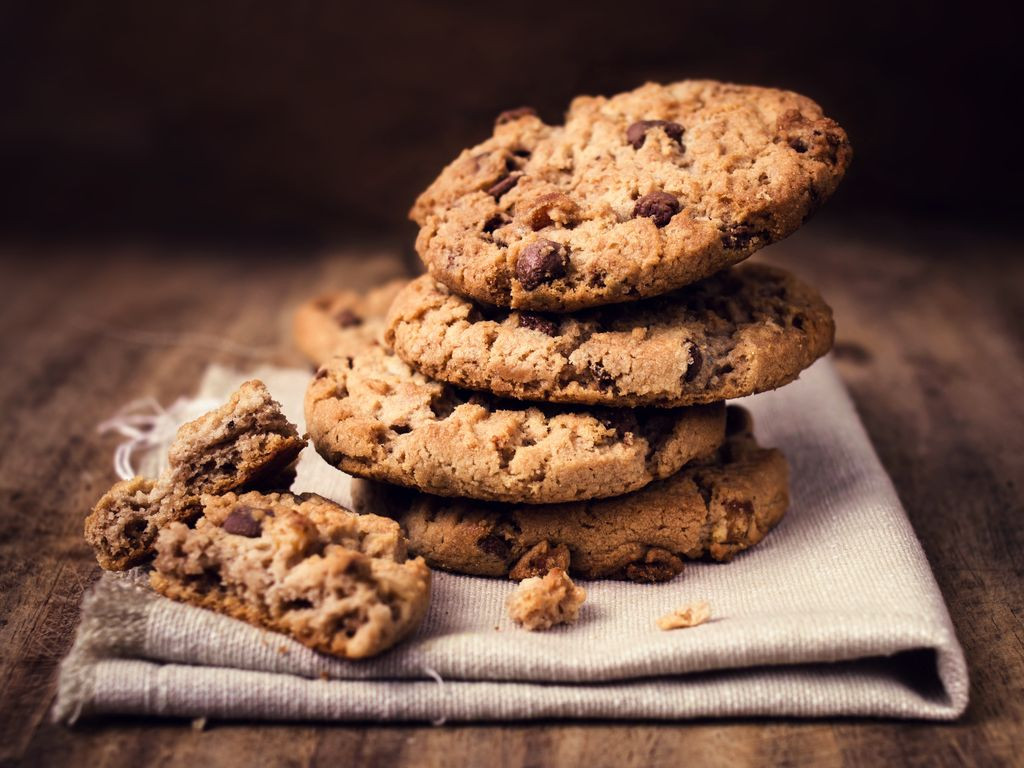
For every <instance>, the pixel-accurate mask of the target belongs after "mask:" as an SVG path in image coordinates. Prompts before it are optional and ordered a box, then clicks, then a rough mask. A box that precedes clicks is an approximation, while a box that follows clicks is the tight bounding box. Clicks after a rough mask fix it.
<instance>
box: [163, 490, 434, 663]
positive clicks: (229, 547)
mask: <svg viewBox="0 0 1024 768" xmlns="http://www.w3.org/2000/svg"><path fill="white" fill-rule="evenodd" d="M156 552H157V555H156V559H155V560H154V563H153V565H154V569H155V570H154V571H153V573H152V574H151V575H150V583H151V584H152V585H153V587H154V588H155V589H156V590H157V591H158V592H160V593H161V594H164V595H166V596H167V597H170V598H173V599H175V600H180V601H182V602H186V603H192V604H193V605H198V606H200V607H202V608H209V609H212V610H214V611H218V612H219V613H224V614H227V615H228V616H232V617H234V618H237V619H242V620H244V621H248V622H250V623H252V624H256V625H258V626H263V627H267V628H268V629H272V630H276V631H278V632H284V633H286V634H289V635H291V636H292V637H294V638H295V639H296V640H298V641H299V642H301V643H304V644H305V645H308V646H309V647H311V648H314V649H316V650H318V651H323V652H324V653H330V654H334V655H336V656H342V657H346V658H353V659H359V658H365V657H367V656H374V655H376V654H378V653H380V652H381V651H383V650H385V649H387V648H390V647H391V646H392V645H394V644H395V643H397V642H398V641H399V640H401V639H402V638H404V637H405V636H406V635H408V634H409V633H411V632H412V631H413V630H415V629H416V627H417V626H419V623H420V621H421V620H422V619H423V615H424V613H425V612H426V608H427V604H428V602H429V599H430V570H429V569H428V568H427V566H426V565H425V564H424V562H423V560H421V559H415V560H408V559H407V558H406V542H405V539H404V538H403V536H402V532H401V530H400V529H399V526H398V524H397V523H395V521H393V520H388V519H386V518H382V517H378V516H376V515H356V514H355V513H353V512H350V511H349V510H347V509H345V508H343V507H340V506H338V505H337V504H334V503H333V502H330V501H328V500H326V499H323V498H321V497H319V496H315V495H303V496H293V495H291V494H287V493H283V494H282V493H271V494H264V493H258V492H251V493H246V494H242V495H241V496H239V495H236V494H234V493H228V494H224V495H222V496H204V497H203V499H202V515H201V516H200V517H199V519H198V520H197V521H196V522H195V525H194V526H193V527H191V528H190V527H189V526H187V525H185V524H184V523H180V522H175V523H171V524H170V525H168V526H166V527H165V528H164V529H163V530H161V532H160V536H159V538H158V539H157V543H156Z"/></svg>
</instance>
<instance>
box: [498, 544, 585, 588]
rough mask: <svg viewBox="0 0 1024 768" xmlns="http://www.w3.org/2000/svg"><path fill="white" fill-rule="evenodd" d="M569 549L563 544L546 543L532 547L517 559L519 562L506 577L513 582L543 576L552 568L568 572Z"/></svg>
mask: <svg viewBox="0 0 1024 768" xmlns="http://www.w3.org/2000/svg"><path fill="white" fill-rule="evenodd" d="M569 559H570V554H569V548H568V547H567V546H565V544H556V545H554V546H551V544H550V543H549V542H547V541H541V542H538V543H537V544H535V545H533V547H531V548H530V551H529V552H527V553H526V554H525V555H523V556H522V557H521V558H519V561H518V562H517V563H516V564H515V565H514V566H513V567H512V570H511V571H509V572H508V577H509V578H510V579H514V580H515V581H522V580H523V579H530V578H533V577H535V576H543V575H544V574H545V573H547V572H548V571H550V570H552V569H553V568H560V569H562V570H563V571H568V570H569Z"/></svg>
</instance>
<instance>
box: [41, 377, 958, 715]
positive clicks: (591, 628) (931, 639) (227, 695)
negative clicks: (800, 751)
mask: <svg viewBox="0 0 1024 768" xmlns="http://www.w3.org/2000/svg"><path fill="white" fill-rule="evenodd" d="M252 377H256V378H260V379H262V380H263V381H264V382H265V383H266V384H267V386H268V387H269V389H270V391H271V393H272V394H273V395H274V396H275V397H276V398H277V399H278V400H280V401H281V403H282V405H283V406H284V411H285V413H286V414H287V415H288V416H289V418H291V419H292V420H293V421H295V422H296V423H298V424H299V425H300V430H301V429H302V423H303V421H302V395H303V392H304V390H305V387H306V384H307V383H308V381H309V374H308V372H306V371H300V370H287V369H274V368H263V369H259V370H255V371H250V372H247V373H245V374H242V373H239V372H235V371H231V370H228V369H225V368H221V367H212V368H210V369H209V370H208V371H207V373H206V375H205V377H204V379H203V381H202V384H201V386H200V389H199V393H198V395H197V397H196V398H195V399H194V400H191V401H187V400H183V401H179V402H178V403H176V404H175V406H174V407H173V408H172V409H170V411H169V412H163V413H162V414H160V416H159V417H158V418H157V419H156V421H157V424H156V428H155V429H152V430H150V431H148V432H147V431H140V430H138V429H136V428H131V429H127V430H126V432H127V433H128V434H130V435H132V436H133V440H134V441H135V443H136V444H137V445H136V447H138V444H141V445H143V446H148V448H149V451H148V453H146V454H145V456H144V457H143V459H144V461H143V462H142V464H141V470H142V471H144V472H155V471H156V470H157V469H158V463H159V458H160V457H162V456H163V454H164V452H165V450H166V446H167V443H168V441H169V440H170V437H171V436H172V434H173V426H175V425H176V424H177V423H178V422H181V421H185V420H187V419H189V418H193V417H194V416H196V415H198V413H201V412H202V411H205V410H207V409H209V408H210V407H212V406H213V405H216V404H217V403H219V402H221V401H223V400H224V399H226V398H227V396H228V394H229V393H230V392H231V391H232V390H233V389H234V388H235V387H236V386H237V385H238V384H239V383H240V382H241V381H243V380H244V379H246V378H252ZM743 404H744V405H745V406H746V407H747V408H749V409H750V411H751V412H752V414H753V416H754V424H755V433H756V434H757V437H758V439H759V441H760V442H761V444H762V445H766V446H777V447H779V448H781V449H782V451H783V452H784V453H785V454H786V457H787V458H788V460H789V462H790V467H791V498H792V503H791V507H790V510H789V512H788V514H787V515H786V517H785V518H784V519H783V521H782V522H781V524H780V525H779V526H778V528H777V529H776V530H775V531H773V532H772V533H771V534H770V535H769V536H768V537H767V538H766V539H765V540H764V541H763V542H762V543H761V544H760V545H758V546H757V547H755V548H754V549H752V550H750V551H748V552H746V553H743V554H741V555H739V556H738V557H737V558H736V559H735V560H734V561H733V562H731V563H728V564H713V563H702V562H695V563H690V564H688V565H687V567H686V570H685V571H684V572H683V574H682V575H681V576H679V577H677V578H676V579H675V580H673V581H671V582H668V583H664V584H650V585H642V584H633V583H627V582H614V581H607V582H582V586H584V587H585V588H586V589H587V594H588V597H587V602H586V603H585V605H584V606H583V609H582V612H581V617H580V621H579V623H578V624H576V625H573V626H566V627H560V628H557V629H555V630H552V631H549V632H546V633H540V632H538V633H530V632H526V631H524V630H521V629H518V628H516V627H515V625H513V624H512V623H511V622H510V620H509V619H508V618H507V616H506V613H505V610H504V602H505V599H506V598H507V596H508V595H509V594H510V593H511V592H512V590H513V588H514V586H515V585H514V584H513V583H511V582H508V581H505V580H499V579H484V578H476V577H468V576H459V575H454V574H448V573H444V572H440V571H435V574H434V576H435V578H434V582H433V594H432V599H431V604H430V608H429V610H428V613H427V616H426V618H425V620H424V622H423V625H422V626H421V627H420V629H419V631H418V632H417V633H416V634H415V635H414V636H413V637H412V638H411V639H409V640H407V641H406V642H405V643H403V644H401V645H400V646H398V647H397V648H395V649H393V650H391V651H389V652H387V653H385V654H384V655H382V656H380V657H378V658H375V659H371V660H367V661H361V662H348V661H344V660H339V659H334V658H330V657H328V656H324V655H321V654H317V653H315V652H313V651H311V650H309V649H307V648H305V647H304V646H302V645H300V644H298V643H296V642H294V641H292V640H290V639H289V638H288V637H286V636H284V635H278V634H275V633H272V632H268V631H264V630H261V629H257V628H254V627H251V626H249V625H247V624H244V623H242V622H239V621H235V620H233V619H229V618H226V617H223V616H220V615H218V614H215V613H212V612H209V611H204V610H202V609H199V608H195V607H192V606H188V605H184V604H180V603H175V602H172V601H171V600H168V599H165V598H163V597H161V596H158V595H156V594H154V593H152V592H151V591H149V589H148V588H147V587H146V578H145V574H144V573H142V572H135V573H131V574H128V575H125V576H117V575H113V574H105V575H104V576H103V577H102V578H101V579H100V580H99V582H98V583H97V584H96V585H95V587H94V588H93V589H92V590H91V591H90V593H89V594H88V595H87V596H86V598H85V600H84V601H83V605H82V615H81V624H80V627H79V630H78V635H77V638H76V641H75V643H74V646H73V648H72V650H71V652H70V655H69V656H68V658H67V659H66V660H65V661H64V663H63V665H62V669H61V674H60V680H59V692H58V698H57V702H56V705H55V709H54V714H55V717H57V718H58V719H60V720H63V721H68V722H73V721H74V720H75V719H77V718H78V717H80V716H87V715H100V714H103V713H125V714H135V715H159V716H174V717H192V718H198V717H205V718H258V719H272V720H297V719H300V720H377V721H400V720H413V721H432V722H435V723H440V722H443V721H444V720H449V721H453V720H476V721H481V720H505V719H529V718H551V717H554V718H631V719H632V718H652V719H655V718H656V719H682V718H695V717H736V716H746V715H775V716H797V717H824V716H834V715H861V716H881V717H900V718H923V719H935V720H949V719H954V718H956V717H957V716H958V715H959V714H960V713H962V712H963V710H964V708H965V707H966V705H967V692H968V682H967V668H966V664H965V661H964V656H963V651H962V650H961V648H960V646H959V644H958V642H957V639H956V636H955V634H954V630H953V626H952V624H951V622H950V618H949V614H948V612H947V610H946V606H945V604H944V603H943V600H942V596H941V594H940V593H939V590H938V588H937V586H936V583H935V580H934V577H933V576H932V573H931V571H930V569H929V567H928V563H927V560H926V559H925V556H924V553H923V552H922V550H921V546H920V544H919V543H918V541H917V539H916V537H915V536H914V532H913V530H912V529H911V526H910V524H909V522H908V520H907V517H906V514H905V512H904V510H903V508H902V507H901V506H900V502H899V500H898V499H897V497H896V494H895V492H894V489H893V486H892V483H891V482H890V480H889V478H888V477H887V475H886V474H885V471H884V470H883V468H882V466H881V464H880V463H879V461H878V458H877V456H876V454H875V452H874V450H873V448H872V447H871V444H870V442H869V440H868V437H867V434H866V433H865V431H864V428H863V426H862V425H861V422H860V420H859V418H858V416H857V414H856V412H855V410H854V408H853V404H852V403H851V401H850V398H849V396H848V394H847V393H846V390H845V388H844V387H843V385H842V383H841V381H840V380H839V378H838V376H837V374H836V372H835V369H834V367H833V364H832V362H831V360H830V359H827V358H826V359H824V360H821V361H819V362H818V363H816V364H815V365H814V366H812V367H811V368H810V369H809V370H807V371H805V372H804V374H803V376H802V377H801V378H800V380H799V381H797V382H795V383H793V384H791V385H789V386H787V387H783V388H782V389H779V390H776V391H774V392H769V393H765V394H761V395H756V396H754V397H751V398H746V399H745V401H743ZM128 455H129V456H130V455H131V451H128ZM125 460H126V454H125V449H122V451H121V454H120V461H121V462H122V465H123V464H124V462H125ZM136 469H139V467H138V466H137V467H136ZM122 471H125V470H124V468H122ZM349 483H350V478H348V477H347V476H346V475H344V474H343V473H341V472H339V471H337V470H335V469H333V468H331V467H329V466H328V465H327V464H326V463H324V462H323V461H322V460H321V459H320V458H319V457H318V456H317V455H316V453H315V452H313V451H312V449H308V448H307V449H306V451H305V452H304V454H303V455H302V457H301V460H300V465H299V472H298V476H297V478H296V481H295V485H294V486H293V490H295V491H315V492H317V493H320V494H323V495H325V496H328V497H330V498H333V499H335V500H337V501H339V502H341V503H342V504H344V503H346V502H347V501H348V495H349ZM696 599H705V600H708V601H709V602H710V604H711V609H712V620H711V621H710V622H708V623H707V624H704V625H701V626H698V627H693V628H689V629H682V630H676V631H671V632H665V631H661V630H659V629H658V628H657V627H656V626H655V620H656V619H657V618H658V617H659V616H661V615H663V614H665V613H667V612H668V611H670V610H672V609H674V608H676V607H678V606H681V605H683V604H685V603H687V602H690V601H692V600H696Z"/></svg>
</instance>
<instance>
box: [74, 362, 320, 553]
mask: <svg viewBox="0 0 1024 768" xmlns="http://www.w3.org/2000/svg"><path fill="white" fill-rule="evenodd" d="M304 446H305V441H304V440H303V439H302V438H301V437H300V436H299V434H298V431H297V430H296V428H295V425H294V424H291V423H290V422H289V421H288V419H287V418H285V416H284V414H282V413H281V408H280V405H279V404H278V403H277V402H275V401H274V400H273V399H272V398H271V397H270V393H269V392H268V391H267V388H266V387H265V386H264V385H263V383H262V382H260V381H255V380H253V381H247V382H245V383H244V384H242V386H241V387H239V389H238V390H237V391H236V392H234V393H233V394H232V395H231V398H230V399H229V400H228V402H227V403H225V404H224V405H223V406H221V407H220V408H217V409H216V410H214V411H211V412H210V413H207V414H205V415H203V416H201V417H199V418H198V419H196V420H195V421H192V422H189V423H188V424H185V425H183V426H182V427H181V428H180V429H179V430H178V433H177V436H176V437H175V440H174V442H173V443H172V444H171V446H170V449H169V450H168V458H169V466H168V468H167V469H166V470H165V471H164V472H163V473H162V474H161V476H160V477H159V478H143V477H134V478H131V479H130V480H124V481H121V482H119V483H117V484H115V485H114V486H113V487H112V488H111V489H110V490H109V491H108V492H107V493H105V494H104V495H103V497H102V498H101V499H100V500H99V501H98V502H97V503H96V506H95V507H93V509H92V511H91V512H90V514H89V516H88V517H87V518H86V520H85V539H86V541H87V542H88V543H89V544H90V545H91V546H92V547H93V549H94V550H95V552H96V559H97V561H98V562H99V564H100V565H101V566H102V567H103V568H106V569H107V570H114V571H121V570H125V569H127V568H131V567H132V566H134V565H138V564H139V563H141V562H143V561H145V560H146V559H148V558H149V556H150V555H151V554H152V546H153V542H154V541H155V540H156V536H157V533H158V532H159V531H160V529H161V528H162V527H163V526H165V525H167V524H168V523H170V522H173V521H176V520H186V521H187V520H190V519H192V518H194V517H195V516H196V515H197V514H198V508H199V497H200V496H201V495H202V494H204V493H224V492H226V491H230V490H235V489H240V488H246V489H255V488H264V487H266V488H275V487H282V486H284V487H287V486H288V485H290V484H291V477H290V475H289V474H288V470H289V467H290V465H291V464H292V462H293V461H294V460H295V458H296V457H297V456H298V455H299V451H301V450H302V448H303V447H304Z"/></svg>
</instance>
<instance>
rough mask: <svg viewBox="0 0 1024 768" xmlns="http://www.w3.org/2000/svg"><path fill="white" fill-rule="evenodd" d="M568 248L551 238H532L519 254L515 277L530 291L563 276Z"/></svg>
mask: <svg viewBox="0 0 1024 768" xmlns="http://www.w3.org/2000/svg"><path fill="white" fill-rule="evenodd" d="M567 258H568V249H567V248H566V247H565V246H564V245H560V244H559V243H556V242H554V241H552V240H544V239H541V240H534V241H533V242H532V243H530V244H529V245H528V246H526V248H524V249H523V252H522V253H521V254H520V255H519V261H517V262H516V277H518V278H519V282H520V283H521V284H522V286H523V288H525V289H526V290H528V291H532V290H533V289H535V288H538V287H540V286H541V285H543V284H544V283H550V282H551V281H552V280H557V279H558V278H560V277H564V276H565V268H566V261H567Z"/></svg>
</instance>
